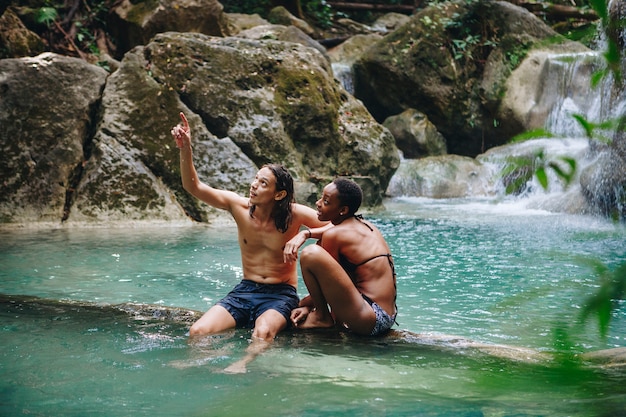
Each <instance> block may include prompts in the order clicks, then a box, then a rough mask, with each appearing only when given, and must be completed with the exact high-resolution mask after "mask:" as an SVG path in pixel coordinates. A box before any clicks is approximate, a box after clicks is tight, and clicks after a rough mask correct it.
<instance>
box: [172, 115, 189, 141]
mask: <svg viewBox="0 0 626 417" xmlns="http://www.w3.org/2000/svg"><path fill="white" fill-rule="evenodd" d="M180 119H181V123H179V124H177V125H176V126H174V127H173V128H172V131H171V132H172V137H173V138H174V141H176V147H177V148H179V149H182V148H184V147H191V130H190V129H189V122H188V121H187V118H186V117H185V114H184V113H183V112H180Z"/></svg>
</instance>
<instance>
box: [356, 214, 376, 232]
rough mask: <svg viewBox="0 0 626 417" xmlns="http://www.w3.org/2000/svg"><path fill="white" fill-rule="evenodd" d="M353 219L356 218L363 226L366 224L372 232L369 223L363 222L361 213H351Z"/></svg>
mask: <svg viewBox="0 0 626 417" xmlns="http://www.w3.org/2000/svg"><path fill="white" fill-rule="evenodd" d="M352 216H353V217H354V218H355V219H357V220H358V221H359V222H361V224H364V225H365V226H367V228H368V229H370V230H371V231H372V232H373V231H374V229H372V226H370V225H369V224H367V223H365V221H364V220H365V219H364V218H363V215H362V214H353V215H352Z"/></svg>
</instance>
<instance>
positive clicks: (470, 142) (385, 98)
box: [354, 0, 582, 156]
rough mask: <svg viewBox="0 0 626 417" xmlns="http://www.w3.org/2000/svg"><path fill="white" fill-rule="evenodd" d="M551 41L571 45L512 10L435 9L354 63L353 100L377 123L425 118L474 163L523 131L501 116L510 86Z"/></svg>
mask: <svg viewBox="0 0 626 417" xmlns="http://www.w3.org/2000/svg"><path fill="white" fill-rule="evenodd" d="M548 40H550V42H551V46H550V47H551V48H552V49H554V50H562V46H561V44H563V43H566V42H565V40H563V39H560V38H559V37H558V36H557V34H556V32H554V31H553V30H552V29H551V28H549V27H548V26H547V25H545V24H544V23H543V22H542V21H540V20H539V19H538V18H537V17H535V16H534V15H532V14H531V13H529V12H528V11H526V10H524V9H522V8H520V7H517V6H514V5H512V4H510V3H507V2H499V1H487V0H485V1H478V2H448V3H442V4H436V5H433V6H430V7H427V8H425V9H423V10H422V11H420V12H419V13H417V14H415V15H414V16H413V17H412V18H411V21H410V22H409V23H407V24H405V25H403V26H401V27H400V28H399V29H398V30H396V31H395V32H393V33H391V34H389V35H387V36H386V37H385V38H384V39H383V40H382V41H380V42H378V43H376V44H375V45H374V46H372V47H371V48H369V49H368V50H367V51H366V52H365V53H364V54H363V56H362V57H361V59H359V60H358V61H357V62H356V63H355V65H354V73H355V81H354V86H355V87H354V89H355V90H354V91H355V96H356V97H357V98H360V99H361V100H362V101H363V102H364V103H365V105H366V106H367V107H368V109H369V110H370V111H371V112H372V114H373V115H374V117H375V118H376V119H377V120H379V121H382V120H385V119H386V118H387V117H389V116H391V115H395V114H399V113H401V112H402V111H404V110H405V109H408V108H414V109H416V110H419V111H421V112H423V113H424V114H426V115H427V116H428V118H429V120H431V121H432V122H433V123H434V124H435V126H436V127H437V129H438V130H439V131H440V132H441V133H442V134H443V135H444V136H445V137H446V140H447V147H448V152H450V153H454V154H459V155H466V156H476V155H477V154H479V153H481V152H483V151H484V150H486V149H489V148H490V147H493V146H496V145H500V144H503V143H505V142H506V141H507V140H509V139H510V138H511V137H512V136H513V135H515V134H517V133H520V132H522V131H524V126H523V125H522V124H520V123H519V120H518V119H515V118H510V117H504V116H503V115H502V114H501V110H500V104H501V101H502V99H503V97H505V96H506V94H509V92H507V90H506V80H507V79H508V77H509V76H510V74H511V72H512V71H513V70H514V69H515V68H516V67H517V66H518V65H519V64H520V63H521V62H522V61H523V59H524V57H525V56H526V54H527V52H528V51H529V50H531V49H532V48H534V47H535V46H536V45H539V44H540V43H543V44H545V43H547V41H548ZM580 48H581V49H582V46H581V47H580ZM535 76H536V77H537V78H539V77H541V73H536V74H535Z"/></svg>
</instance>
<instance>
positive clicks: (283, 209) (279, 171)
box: [250, 164, 296, 233]
mask: <svg viewBox="0 0 626 417" xmlns="http://www.w3.org/2000/svg"><path fill="white" fill-rule="evenodd" d="M266 167H267V168H269V169H270V170H271V171H272V173H273V174H274V177H275V178H276V191H286V192H287V194H286V195H285V197H284V198H283V199H281V200H278V201H276V204H274V209H273V210H272V217H273V218H274V224H275V225H276V229H277V230H278V231H279V232H281V233H285V232H286V231H287V229H289V226H290V225H291V220H292V218H293V215H292V213H291V204H292V203H294V202H295V201H296V199H295V192H294V189H293V178H292V177H291V174H290V173H289V171H287V168H285V167H284V166H283V165H280V164H265V165H263V166H262V167H261V168H266ZM255 209H256V206H255V205H251V206H250V217H252V215H253V213H254V210H255Z"/></svg>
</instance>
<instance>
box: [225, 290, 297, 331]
mask: <svg viewBox="0 0 626 417" xmlns="http://www.w3.org/2000/svg"><path fill="white" fill-rule="evenodd" d="M299 303H300V299H299V298H298V293H297V292H296V289H295V288H294V287H293V286H291V285H289V284H258V283H256V282H254V281H250V280H246V279H244V280H242V281H241V282H240V283H239V284H237V285H236V286H235V288H233V289H232V290H231V291H230V292H229V293H228V294H227V295H226V297H224V298H222V299H221V300H220V301H218V302H217V304H218V305H221V306H222V307H224V308H225V309H226V310H227V311H228V312H229V313H230V315H231V316H233V318H234V319H235V321H236V322H237V327H247V328H253V327H254V322H255V321H256V319H257V318H258V317H259V316H260V315H261V314H263V313H265V312H266V311H267V310H270V309H271V310H276V311H278V312H279V313H280V314H282V315H283V317H285V320H287V325H289V323H291V319H290V316H291V310H293V309H294V308H296V307H298V304H299Z"/></svg>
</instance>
